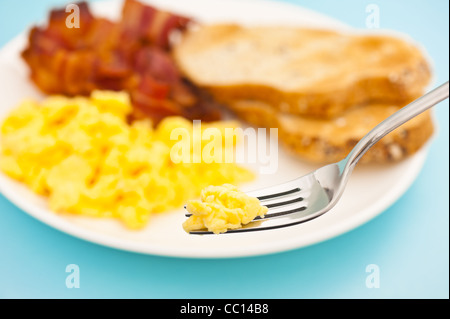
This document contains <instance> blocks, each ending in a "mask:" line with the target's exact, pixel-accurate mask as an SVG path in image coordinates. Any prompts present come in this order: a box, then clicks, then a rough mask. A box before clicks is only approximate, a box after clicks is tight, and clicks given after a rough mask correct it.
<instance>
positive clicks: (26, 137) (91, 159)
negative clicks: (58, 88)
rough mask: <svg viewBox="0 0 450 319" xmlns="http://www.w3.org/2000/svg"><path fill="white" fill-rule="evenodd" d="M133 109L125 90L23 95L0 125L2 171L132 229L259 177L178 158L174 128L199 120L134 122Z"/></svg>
mask: <svg viewBox="0 0 450 319" xmlns="http://www.w3.org/2000/svg"><path fill="white" fill-rule="evenodd" d="M131 112H132V105H131V103H130V100H129V96H128V94H126V93H124V92H109V91H95V92H93V93H92V95H91V96H90V97H74V98H68V97H63V96H51V97H48V98H47V99H45V100H44V101H42V102H41V103H39V102H36V101H32V100H27V101H24V102H23V103H22V104H20V105H19V106H18V107H17V108H16V109H15V110H13V111H12V112H11V113H10V114H9V116H8V117H7V118H6V120H5V121H4V122H3V124H2V126H1V153H0V169H1V170H2V171H3V172H5V173H6V174H8V175H9V176H10V177H12V178H14V179H16V180H18V181H21V182H23V183H25V184H26V185H28V186H29V187H30V188H31V189H32V190H33V191H34V192H36V193H38V194H40V195H44V196H46V197H48V200H49V207H50V209H51V210H53V211H56V212H67V213H73V214H80V215H87V216H93V217H112V218H118V219H119V220H121V221H122V222H123V223H124V224H125V225H126V226H127V227H129V228H131V229H138V228H142V227H143V226H145V225H146V224H147V222H148V220H149V218H150V217H151V215H152V214H153V213H159V212H164V211H167V210H171V209H174V208H179V207H182V205H183V204H184V203H185V202H186V200H188V199H190V198H194V197H197V196H199V194H200V192H201V190H202V189H203V188H204V187H206V186H208V185H211V184H217V183H241V182H246V181H250V180H251V179H253V177H254V176H253V174H252V173H251V172H250V171H248V170H247V169H245V168H243V167H240V166H238V165H237V164H235V163H215V162H213V163H210V164H206V163H204V162H201V163H185V162H181V163H177V164H175V163H174V162H173V161H172V160H171V158H170V150H171V147H172V146H173V145H174V143H176V141H173V140H171V139H170V133H171V131H172V129H173V128H174V127H184V128H186V129H187V130H192V126H193V124H192V122H190V121H188V120H186V119H184V118H181V117H169V118H166V119H164V120H163V121H162V122H160V123H159V124H158V125H157V126H156V127H154V126H153V125H152V123H151V121H149V120H139V121H134V122H132V123H128V121H127V119H128V117H129V115H130V113H131ZM224 123H225V122H217V123H211V124H209V125H204V124H203V123H202V129H203V128H204V129H206V128H207V127H214V126H215V125H217V126H219V127H222V128H223V127H225V126H226V125H225V124H224Z"/></svg>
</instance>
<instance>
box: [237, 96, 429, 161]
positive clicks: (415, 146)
mask: <svg viewBox="0 0 450 319" xmlns="http://www.w3.org/2000/svg"><path fill="white" fill-rule="evenodd" d="M229 107H230V108H231V109H232V110H233V111H234V112H235V113H236V114H237V115H238V116H239V117H240V118H241V119H243V120H245V121H247V122H248V123H250V124H252V125H255V126H258V127H267V128H270V127H276V128H278V136H279V140H280V141H281V144H283V145H284V146H285V147H286V149H287V150H289V151H291V152H293V153H295V154H297V155H298V156H299V157H300V158H301V159H304V160H306V161H308V162H314V163H321V164H325V163H332V162H337V161H340V160H342V159H343V158H345V157H346V156H347V155H348V153H349V152H350V151H351V150H352V148H353V147H354V146H355V145H356V143H358V141H359V140H360V139H361V138H363V137H364V135H366V134H367V133H368V132H369V131H370V130H371V129H372V128H374V127H375V126H376V125H378V124H379V123H380V122H382V121H383V120H384V119H386V118H387V117H389V116H390V115H391V114H393V113H394V112H396V111H398V110H399V109H400V107H401V106H397V105H393V104H388V103H380V104H368V105H363V106H359V107H355V108H352V109H350V110H348V111H346V112H343V113H342V114H341V115H340V116H338V117H336V118H333V119H318V118H314V117H305V116H300V115H292V114H286V113H282V112H279V111H277V110H275V108H273V107H271V106H270V105H268V104H267V103H265V102H260V101H254V100H253V101H252V100H240V101H234V102H231V103H229ZM433 132H434V124H433V119H432V116H431V113H430V111H427V112H425V113H422V114H421V115H419V116H417V117H415V118H413V119H412V120H410V121H409V122H407V123H405V124H404V125H402V126H401V127H399V128H397V129H396V130H394V131H392V132H391V133H389V134H388V135H386V136H385V137H383V138H382V139H381V140H380V141H379V142H378V143H377V144H375V145H374V146H373V147H372V148H371V149H370V150H369V151H368V152H367V153H366V154H365V155H364V156H363V157H362V158H361V162H365V163H387V162H395V161H399V160H402V159H404V158H406V157H408V156H410V155H412V154H414V153H415V152H416V151H417V150H419V149H420V148H421V147H422V146H423V145H424V144H425V143H426V142H427V141H428V140H429V138H430V137H431V136H432V135H433Z"/></svg>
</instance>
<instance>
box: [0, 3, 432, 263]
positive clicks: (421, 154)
mask: <svg viewBox="0 0 450 319" xmlns="http://www.w3.org/2000/svg"><path fill="white" fill-rule="evenodd" d="M195 1H199V0H195ZM200 1H202V0H200ZM215 1H223V0H215ZM110 2H120V1H118V0H104V1H98V2H94V3H90V5H92V8H93V11H95V10H98V8H99V7H101V6H102V5H106V4H108V3H110ZM142 2H146V3H149V4H155V2H160V1H148V0H147V1H146V0H144V1H142ZM224 2H225V1H224ZM226 2H228V3H235V4H238V3H242V2H246V3H252V4H261V3H263V4H270V5H275V6H278V7H286V9H287V8H289V9H295V10H298V11H299V12H300V11H302V12H303V13H305V12H308V13H312V14H314V15H316V16H320V17H321V18H322V19H326V20H328V21H330V23H334V24H336V25H341V26H342V27H348V26H347V25H345V24H344V23H343V22H341V21H339V20H337V19H335V18H332V17H330V16H327V15H325V14H323V13H320V12H317V11H314V10H311V9H308V8H304V7H302V6H300V5H295V4H292V3H289V2H275V1H271V0H227V1H226ZM232 5H233V4H232ZM96 8H97V9H96ZM28 31H29V30H28V29H25V30H24V31H22V32H21V33H19V34H18V35H17V36H15V37H14V38H13V39H11V40H10V41H8V42H7V43H6V44H5V45H4V46H2V47H1V48H0V62H2V60H4V59H3V58H2V54H3V52H4V51H6V50H7V49H8V48H14V47H15V46H17V45H20V43H21V42H23V40H24V38H25V37H26V34H27V32H28ZM3 62H4V61H3ZM427 156H428V145H425V146H423V147H422V149H421V150H419V151H418V152H417V153H416V154H414V155H412V156H411V157H410V158H409V159H406V160H411V161H414V163H413V164H415V165H413V168H414V171H411V170H409V171H408V172H409V173H410V174H406V178H404V179H403V180H402V181H401V182H399V183H397V184H396V187H395V188H394V189H392V188H391V189H390V192H387V193H385V194H384V196H383V197H382V200H379V201H376V202H375V203H374V204H373V205H371V206H369V207H367V208H366V209H364V210H363V211H360V212H359V214H354V215H353V216H352V218H347V219H345V220H344V222H341V223H338V224H336V225H333V226H332V227H326V228H325V229H323V230H320V231H316V232H314V233H312V234H311V235H310V236H309V237H307V238H306V240H305V238H301V237H300V238H301V239H302V240H297V241H295V240H283V241H277V242H276V243H277V244H272V245H270V246H266V247H261V246H257V247H255V248H254V249H253V250H252V251H251V252H250V251H248V250H242V251H241V250H238V251H229V250H227V251H226V252H224V251H219V252H215V253H211V251H207V252H206V253H205V252H202V251H201V250H199V249H194V250H190V251H187V252H186V251H183V249H182V248H180V249H178V250H177V249H172V250H170V251H167V247H160V246H158V245H156V246H152V245H151V243H146V246H144V244H143V243H141V242H139V243H138V242H133V241H131V240H129V239H125V240H124V239H123V238H119V237H114V236H111V235H108V234H103V233H99V232H96V231H93V230H91V229H87V228H83V227H81V226H79V225H76V224H73V223H71V222H70V221H69V220H67V219H64V218H63V217H61V216H60V215H58V214H56V213H53V214H48V212H49V210H46V209H42V208H40V207H35V206H34V205H33V204H32V202H28V201H23V200H21V199H20V198H17V197H16V196H15V195H14V194H13V193H12V192H10V191H9V190H8V189H7V188H5V185H4V184H5V183H4V182H2V180H3V179H5V178H6V179H9V180H10V178H9V177H8V176H6V175H5V174H4V173H3V172H0V192H1V193H2V194H3V196H4V197H5V199H7V200H8V201H10V202H11V203H12V204H14V205H15V206H16V207H18V208H19V209H20V210H22V211H23V212H24V213H26V214H28V215H30V216H32V217H33V218H35V219H37V220H39V221H40V222H42V223H44V224H45V225H47V226H50V227H52V228H53V229H56V230H58V231H60V232H63V233H65V234H68V235H70V236H72V237H75V238H78V239H82V240H84V241H87V242H90V243H93V244H97V245H101V246H104V247H109V248H113V249H119V250H122V251H128V252H133V253H140V254H146V255H156V256H165V257H174V258H192V259H218V258H242V257H253V256H261V255H270V254H275V253H281V252H286V251H290V250H293V249H298V248H303V247H306V246H311V245H313V244H318V243H321V242H324V241H327V240H329V239H332V238H335V237H338V236H340V235H342V234H345V233H347V232H349V231H351V230H354V229H356V228H358V227H360V226H362V225H363V224H365V223H367V222H368V221H370V220H372V219H373V218H375V217H376V216H378V215H380V214H382V213H383V212H384V211H386V210H387V209H388V208H389V207H390V206H391V205H392V204H393V203H395V202H396V201H397V200H399V199H400V198H401V196H402V195H403V194H404V193H405V192H406V191H407V190H408V189H409V187H410V186H411V185H412V184H413V182H414V181H415V180H416V178H417V176H418V174H419V173H420V171H421V170H422V167H423V165H424V163H425V161H426V158H427ZM14 182H15V181H14ZM393 190H395V191H393ZM30 192H31V191H30ZM223 236H228V235H227V234H225V235H223ZM149 247H150V249H148V248H149Z"/></svg>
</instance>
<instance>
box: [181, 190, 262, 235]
mask: <svg viewBox="0 0 450 319" xmlns="http://www.w3.org/2000/svg"><path fill="white" fill-rule="evenodd" d="M186 210H187V211H188V212H189V213H191V214H192V215H191V216H190V217H189V218H188V219H187V220H186V221H185V222H184V223H183V228H184V230H185V231H187V232H190V231H193V230H200V229H205V228H206V229H208V230H209V231H212V232H214V233H215V234H219V233H224V232H226V231H227V230H228V229H236V228H240V227H242V225H245V224H248V223H249V222H251V221H252V220H253V219H254V218H255V217H256V216H260V217H263V216H264V215H265V214H266V213H267V211H268V208H267V207H266V206H261V204H260V202H259V200H258V199H257V198H255V197H250V196H248V195H246V194H245V193H243V192H241V191H239V190H238V189H237V187H236V186H233V185H230V184H224V185H222V186H209V187H206V188H205V189H203V190H202V192H201V197H200V200H190V201H188V202H187V205H186Z"/></svg>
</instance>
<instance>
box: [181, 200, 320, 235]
mask: <svg viewBox="0 0 450 319" xmlns="http://www.w3.org/2000/svg"><path fill="white" fill-rule="evenodd" d="M302 208H303V207H302ZM301 210H306V207H304V208H303V209H301ZM297 212H298V211H297ZM291 213H293V212H291ZM283 215H284V214H283ZM319 216H320V214H311V215H306V216H304V217H303V218H300V219H295V220H294V221H293V222H291V223H285V224H277V225H270V226H262V227H253V226H254V225H252V224H255V223H258V220H257V219H256V218H255V219H254V220H253V221H251V222H250V223H248V224H246V225H244V226H243V227H241V228H237V229H229V230H227V231H226V232H225V233H222V234H228V233H230V234H233V233H234V234H236V233H245V232H252V231H263V230H270V229H277V228H284V227H289V226H294V225H298V224H302V223H304V222H307V221H310V220H312V219H314V218H317V217H319ZM263 220H264V218H262V219H260V221H263ZM189 234H191V235H210V234H214V233H213V232H211V231H208V230H193V231H190V232H189ZM222 234H221V235H222Z"/></svg>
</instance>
